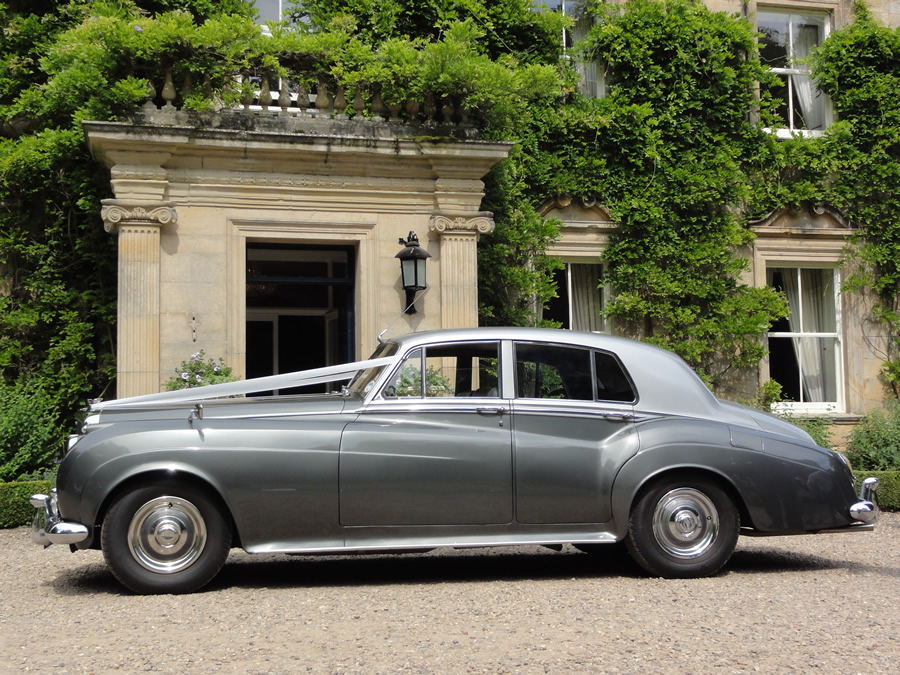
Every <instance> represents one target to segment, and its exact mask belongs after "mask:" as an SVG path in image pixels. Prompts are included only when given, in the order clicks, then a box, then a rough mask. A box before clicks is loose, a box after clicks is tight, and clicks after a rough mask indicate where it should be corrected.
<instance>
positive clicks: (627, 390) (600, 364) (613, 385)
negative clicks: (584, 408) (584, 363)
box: [594, 352, 637, 403]
mask: <svg viewBox="0 0 900 675" xmlns="http://www.w3.org/2000/svg"><path fill="white" fill-rule="evenodd" d="M594 372H595V373H596V375H597V400H598V401H621V402H623V403H632V402H634V401H635V400H636V399H637V396H636V395H635V393H634V387H632V386H631V381H630V380H629V379H628V376H627V375H626V374H625V371H624V370H623V369H622V365H621V364H620V363H619V360H618V359H617V358H616V357H615V356H613V355H612V354H607V353H606V352H594Z"/></svg>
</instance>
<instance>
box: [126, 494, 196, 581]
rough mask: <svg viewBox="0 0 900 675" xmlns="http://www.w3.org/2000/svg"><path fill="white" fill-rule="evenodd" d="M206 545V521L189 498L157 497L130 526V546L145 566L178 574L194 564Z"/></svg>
mask: <svg viewBox="0 0 900 675" xmlns="http://www.w3.org/2000/svg"><path fill="white" fill-rule="evenodd" d="M205 547H206V523H205V521H204V520H203V516H202V515H201V514H200V510H199V509H198V508H197V507H196V506H194V505H193V504H192V503H191V502H189V501H187V500H186V499H181V498H179V497H155V498H154V499H151V500H150V501H149V502H147V503H146V504H144V505H143V506H142V507H141V508H139V509H138V510H137V512H136V513H135V514H134V517H132V519H131V523H130V524H129V526H128V548H129V550H130V551H131V555H132V556H133V557H134V559H135V560H136V561H137V562H138V564H139V565H140V566H141V567H143V568H144V569H147V570H150V571H151V572H156V573H158V574H174V573H176V572H181V571H182V570H185V569H187V568H188V567H190V566H191V565H193V564H194V563H195V562H196V561H197V558H199V557H200V554H201V553H202V552H203V549H204V548H205Z"/></svg>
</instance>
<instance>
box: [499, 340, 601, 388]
mask: <svg viewBox="0 0 900 675" xmlns="http://www.w3.org/2000/svg"><path fill="white" fill-rule="evenodd" d="M591 373H592V368H591V352H590V350H588V349H581V348H578V347H564V346H562V345H547V344H533V343H527V342H520V343H516V396H518V397H519V398H553V399H569V400H576V401H593V400H594V388H593V382H592V375H591Z"/></svg>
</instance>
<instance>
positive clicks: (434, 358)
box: [383, 342, 500, 398]
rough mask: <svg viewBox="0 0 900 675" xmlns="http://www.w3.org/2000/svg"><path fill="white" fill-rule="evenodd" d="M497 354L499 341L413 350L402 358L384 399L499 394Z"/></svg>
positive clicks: (498, 353) (497, 395)
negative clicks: (401, 362)
mask: <svg viewBox="0 0 900 675" xmlns="http://www.w3.org/2000/svg"><path fill="white" fill-rule="evenodd" d="M423 352H424V373H425V377H424V379H423V377H422V372H423V370H422V367H423ZM499 356H500V344H499V342H461V343H454V344H446V345H435V346H433V347H426V348H425V350H422V349H416V350H415V351H413V352H411V353H410V354H409V356H407V357H406V359H404V361H403V364H402V365H401V366H400V368H399V369H398V370H397V372H396V374H395V375H394V377H393V378H391V381H390V382H389V383H388V384H387V385H386V386H385V388H384V391H383V395H384V397H385V398H410V397H418V398H422V397H427V398H445V397H451V396H483V397H499V396H500V387H499V381H500V380H499V375H500V373H499V363H500V358H499Z"/></svg>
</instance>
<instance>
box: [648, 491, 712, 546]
mask: <svg viewBox="0 0 900 675" xmlns="http://www.w3.org/2000/svg"><path fill="white" fill-rule="evenodd" d="M718 532H719V512H718V511H717V510H716V507H715V505H714V504H713V503H712V500H711V499H710V498H709V497H707V496H706V495H705V494H703V493H702V492H700V491H699V490H695V489H694V488H677V489H675V490H670V491H669V492H667V493H666V494H665V495H663V496H662V498H661V499H660V500H659V502H658V503H657V504H656V509H655V510H654V512H653V536H654V537H655V538H656V541H657V543H658V544H659V545H660V546H661V547H662V549H663V550H664V551H665V552H666V553H668V554H669V555H671V556H673V557H675V558H683V559H688V558H696V557H697V556H700V555H703V554H704V553H705V552H706V551H707V550H708V549H709V547H710V546H712V544H713V542H714V541H715V540H716V536H717V535H718Z"/></svg>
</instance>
